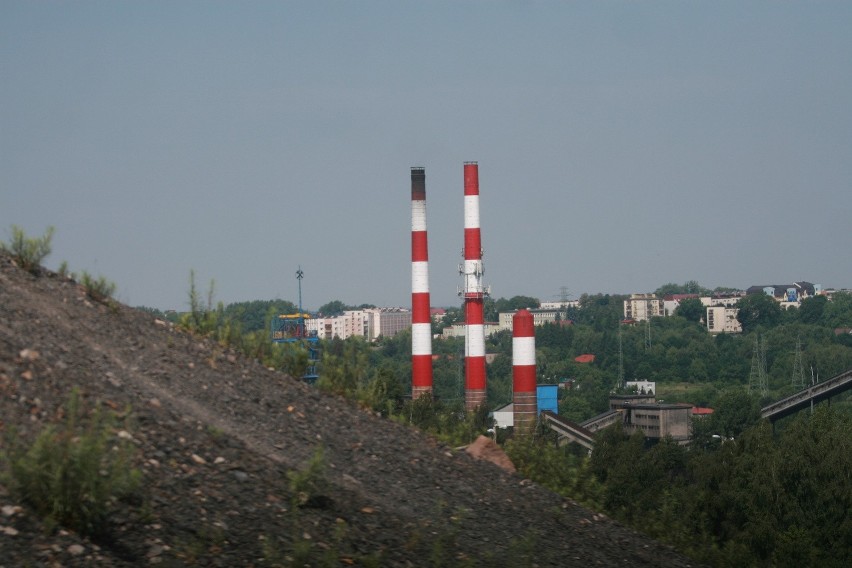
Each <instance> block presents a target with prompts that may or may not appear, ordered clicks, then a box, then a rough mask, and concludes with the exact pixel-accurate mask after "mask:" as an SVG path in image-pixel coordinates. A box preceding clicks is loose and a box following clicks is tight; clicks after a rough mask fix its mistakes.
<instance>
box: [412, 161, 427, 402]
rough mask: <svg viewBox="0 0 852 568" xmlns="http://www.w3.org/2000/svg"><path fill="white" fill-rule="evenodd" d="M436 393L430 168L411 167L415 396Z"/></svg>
mask: <svg viewBox="0 0 852 568" xmlns="http://www.w3.org/2000/svg"><path fill="white" fill-rule="evenodd" d="M425 394H428V395H430V396H431V394H432V316H431V302H430V299H429V248H428V246H427V242H426V171H425V170H424V169H423V168H411V398H412V400H417V399H418V398H420V397H421V396H423V395H425Z"/></svg>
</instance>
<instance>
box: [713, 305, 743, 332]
mask: <svg viewBox="0 0 852 568" xmlns="http://www.w3.org/2000/svg"><path fill="white" fill-rule="evenodd" d="M739 311H740V310H739V308H736V307H728V306H723V305H722V306H709V307H708V308H707V331H709V332H710V333H742V331H743V328H742V326H741V325H740V322H739V320H738V319H737V314H738V313H739Z"/></svg>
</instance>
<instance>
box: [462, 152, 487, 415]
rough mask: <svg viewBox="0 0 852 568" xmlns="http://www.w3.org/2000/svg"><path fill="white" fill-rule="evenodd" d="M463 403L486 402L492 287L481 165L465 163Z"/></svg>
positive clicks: (473, 406) (469, 405) (473, 405)
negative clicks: (487, 305) (487, 312)
mask: <svg viewBox="0 0 852 568" xmlns="http://www.w3.org/2000/svg"><path fill="white" fill-rule="evenodd" d="M462 254H463V255H464V264H461V265H459V272H460V273H461V275H462V278H464V289H463V290H462V291H461V292H460V293H461V294H463V295H464V319H465V344H464V355H465V359H464V370H465V376H464V383H465V384H464V405H465V409H467V410H474V409H476V408H477V407H478V406H481V405H483V404H485V398H486V394H485V389H486V385H485V319H484V314H483V300H484V298H485V296H487V295H488V293H489V290H488V289H487V288H486V287H485V286H483V285H482V274H483V269H482V239H481V238H480V234H479V166H478V164H477V163H476V162H465V164H464V251H463V253H462Z"/></svg>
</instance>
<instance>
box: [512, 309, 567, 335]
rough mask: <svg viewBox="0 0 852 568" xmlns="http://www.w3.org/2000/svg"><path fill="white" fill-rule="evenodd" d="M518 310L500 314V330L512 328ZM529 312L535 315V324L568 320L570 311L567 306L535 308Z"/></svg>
mask: <svg viewBox="0 0 852 568" xmlns="http://www.w3.org/2000/svg"><path fill="white" fill-rule="evenodd" d="M516 312H517V310H514V311H511V312H500V313H499V314H498V319H499V321H498V326H499V329H500V330H506V329H508V330H511V329H512V318H513V317H514V315H515V313H516ZM529 312H530V313H531V314H532V317H533V325H544V324H546V323H553V322H557V321H568V311H567V310H566V309H565V308H560V307H556V308H533V309H530V310H529Z"/></svg>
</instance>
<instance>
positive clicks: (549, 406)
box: [535, 385, 559, 414]
mask: <svg viewBox="0 0 852 568" xmlns="http://www.w3.org/2000/svg"><path fill="white" fill-rule="evenodd" d="M558 388H559V386H558V385H537V386H536V389H535V390H536V398H537V400H538V413H539V414H541V413H542V411H544V410H549V411H551V412H553V413H554V414H558V413H559V403H558V401H557V399H556V390H557V389H558Z"/></svg>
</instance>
